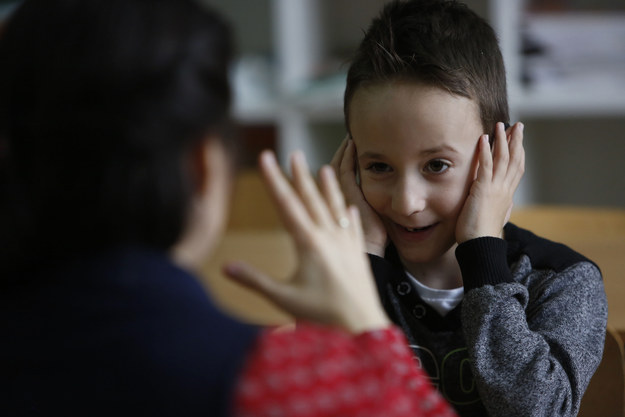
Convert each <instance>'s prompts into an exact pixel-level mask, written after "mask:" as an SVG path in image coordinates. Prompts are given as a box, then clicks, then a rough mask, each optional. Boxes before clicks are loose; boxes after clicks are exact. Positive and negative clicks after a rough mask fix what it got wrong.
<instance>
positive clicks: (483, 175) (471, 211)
mask: <svg viewBox="0 0 625 417" xmlns="http://www.w3.org/2000/svg"><path fill="white" fill-rule="evenodd" d="M477 153H478V156H477V157H478V168H477V177H476V179H475V181H474V182H473V184H472V186H471V189H470V191H469V195H468V197H467V199H466V201H465V204H464V207H463V208H462V211H461V212H460V216H459V217H458V223H457V225H456V240H457V241H458V243H462V242H465V241H467V240H469V239H475V238H478V237H483V236H494V237H501V235H502V232H503V226H504V225H505V224H506V222H507V221H508V220H509V218H510V212H511V210H512V198H513V196H514V192H515V191H516V189H517V187H518V185H519V183H520V181H521V178H522V177H523V173H524V172H525V151H524V149H523V124H522V123H516V124H515V125H514V126H512V127H511V128H510V129H509V131H508V132H506V131H505V128H504V125H503V123H497V126H496V127H495V141H494V146H493V152H491V150H490V146H489V143H488V136H487V135H483V136H482V137H481V138H480V142H479V144H478V152H477Z"/></svg>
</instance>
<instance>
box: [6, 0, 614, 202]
mask: <svg viewBox="0 0 625 417" xmlns="http://www.w3.org/2000/svg"><path fill="white" fill-rule="evenodd" d="M200 1H202V2H204V3H206V4H208V5H210V6H213V7H214V8H216V9H218V10H220V11H221V12H222V13H223V14H225V15H226V16H227V17H228V18H229V19H230V20H231V22H232V23H233V26H234V28H235V32H236V38H237V44H238V58H237V61H236V64H235V66H234V68H233V70H232V78H233V80H234V85H235V91H236V105H235V114H236V118H237V119H238V120H239V121H240V122H241V124H242V127H243V128H242V136H243V138H244V143H245V147H246V164H247V165H249V166H250V167H251V166H253V163H254V160H255V155H256V154H257V153H258V151H259V150H260V149H262V148H266V147H271V148H274V149H275V150H276V151H277V152H278V155H279V156H280V158H281V160H282V161H284V159H285V156H286V155H287V154H288V153H289V152H290V151H291V150H293V149H296V148H300V149H304V151H305V152H306V153H307V155H308V157H309V159H310V160H311V164H312V165H313V166H314V167H318V166H320V165H321V164H323V163H325V162H328V161H329V160H330V158H331V156H332V154H333V152H334V149H335V148H336V147H337V146H338V144H339V143H340V141H341V140H342V138H343V137H344V135H345V128H344V125H343V113H342V96H343V90H344V85H345V71H346V68H347V66H346V62H347V61H348V59H349V57H350V54H351V53H352V52H353V51H354V50H355V48H356V46H357V44H358V42H359V41H360V39H361V37H362V34H363V30H364V29H365V28H366V27H367V25H368V23H369V21H370V20H371V19H372V17H373V16H375V15H376V14H377V12H378V10H379V9H380V7H381V6H382V5H383V4H384V3H385V1H384V0H200ZM466 3H467V4H468V5H469V6H470V7H471V8H472V9H474V10H475V11H476V12H478V13H479V14H480V15H482V16H484V17H485V18H486V19H488V20H489V21H490V22H491V24H492V25H493V27H494V28H495V29H496V31H497V32H498V35H499V38H500V43H501V47H502V51H503V54H504V59H505V61H506V67H507V71H508V86H509V87H508V89H509V98H510V106H511V112H512V119H513V121H516V120H521V121H523V122H524V123H525V126H526V129H525V135H526V136H525V138H526V139H525V143H526V149H527V173H526V177H525V178H524V180H523V183H522V185H521V189H520V190H519V192H518V195H517V202H516V204H517V206H522V205H530V204H573V205H585V206H610V207H621V208H623V207H625V0H544V1H538V0H534V1H530V0H468V1H466ZM14 4H15V1H0V19H3V18H6V16H8V15H9V14H10V11H11V9H12V7H13V6H14Z"/></svg>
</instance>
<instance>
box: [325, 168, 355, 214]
mask: <svg viewBox="0 0 625 417" xmlns="http://www.w3.org/2000/svg"><path fill="white" fill-rule="evenodd" d="M319 186H320V188H321V191H322V193H323V195H324V197H325V200H326V202H327V203H328V205H329V207H330V211H331V212H332V214H333V216H334V219H335V220H336V221H340V220H341V219H345V218H348V217H347V215H346V214H347V213H346V207H345V198H344V197H343V193H342V192H341V188H340V187H339V183H338V180H337V179H336V174H335V173H334V169H333V168H332V167H330V166H328V165H326V166H323V167H322V168H321V169H320V170H319Z"/></svg>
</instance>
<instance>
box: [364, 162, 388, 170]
mask: <svg viewBox="0 0 625 417" xmlns="http://www.w3.org/2000/svg"><path fill="white" fill-rule="evenodd" d="M365 169H366V170H367V171H371V172H376V173H380V172H390V171H391V167H390V166H389V165H387V164H385V163H383V162H371V163H370V164H367V165H366V168H365Z"/></svg>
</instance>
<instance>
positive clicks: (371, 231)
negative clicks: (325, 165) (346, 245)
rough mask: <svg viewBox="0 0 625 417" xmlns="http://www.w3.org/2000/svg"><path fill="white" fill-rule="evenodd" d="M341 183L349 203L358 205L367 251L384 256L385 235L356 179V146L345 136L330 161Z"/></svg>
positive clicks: (379, 220) (378, 217) (377, 217)
mask: <svg viewBox="0 0 625 417" xmlns="http://www.w3.org/2000/svg"><path fill="white" fill-rule="evenodd" d="M330 166H331V167H332V168H334V171H335V172H336V175H337V177H338V179H339V183H340V184H341V189H342V191H343V194H344V195H345V198H346V200H347V202H348V203H349V204H353V205H355V206H356V207H358V210H359V211H360V216H361V217H362V225H363V229H364V233H365V246H366V250H367V253H370V254H372V255H377V256H384V250H385V249H386V244H387V235H386V229H385V228H384V224H383V223H382V220H381V219H380V216H378V215H377V213H376V212H375V211H374V210H373V208H371V206H370V205H369V203H367V200H366V199H365V196H364V195H363V194H362V190H361V189H360V186H359V185H358V183H357V181H356V146H355V145H354V141H353V140H352V139H349V138H348V137H345V139H344V140H343V142H342V143H341V146H340V147H339V149H338V150H337V151H336V153H335V154H334V156H333V157H332V161H331V162H330Z"/></svg>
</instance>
